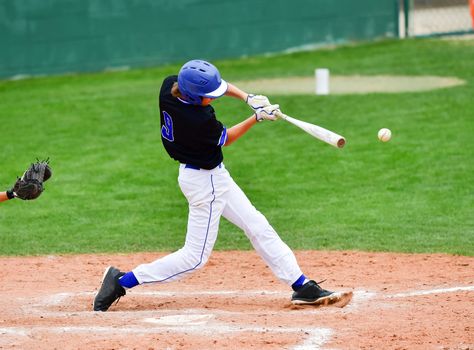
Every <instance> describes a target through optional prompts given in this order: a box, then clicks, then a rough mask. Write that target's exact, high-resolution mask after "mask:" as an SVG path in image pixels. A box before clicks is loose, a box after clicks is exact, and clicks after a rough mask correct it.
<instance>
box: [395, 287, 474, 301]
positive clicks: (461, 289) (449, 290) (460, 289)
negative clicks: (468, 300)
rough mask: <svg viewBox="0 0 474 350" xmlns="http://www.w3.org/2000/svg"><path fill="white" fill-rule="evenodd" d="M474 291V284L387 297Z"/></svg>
mask: <svg viewBox="0 0 474 350" xmlns="http://www.w3.org/2000/svg"><path fill="white" fill-rule="evenodd" d="M471 291H474V286H465V287H451V288H438V289H428V290H416V291H412V292H406V293H397V294H392V295H387V296H386V298H387V299H392V298H409V297H418V296H423V295H430V294H443V293H455V292H471Z"/></svg>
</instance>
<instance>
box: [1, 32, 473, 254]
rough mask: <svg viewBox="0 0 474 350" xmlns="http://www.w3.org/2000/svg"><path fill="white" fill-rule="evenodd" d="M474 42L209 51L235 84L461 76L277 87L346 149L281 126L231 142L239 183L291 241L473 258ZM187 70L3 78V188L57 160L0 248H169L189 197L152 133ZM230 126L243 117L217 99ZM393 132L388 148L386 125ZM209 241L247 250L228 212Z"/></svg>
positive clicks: (5, 223) (5, 216)
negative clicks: (225, 56) (372, 85)
mask: <svg viewBox="0 0 474 350" xmlns="http://www.w3.org/2000/svg"><path fill="white" fill-rule="evenodd" d="M473 57H474V45H473V42H472V41H459V42H449V41H443V40H438V39H426V40H406V41H383V42H376V43H365V44H361V45H351V46H344V47H340V48H337V49H331V50H318V51H314V52H300V53H295V54H291V55H280V56H272V57H252V58H248V59H242V60H232V61H231V60H226V61H220V62H215V63H216V64H217V65H218V67H220V69H221V72H222V75H223V76H224V77H225V78H227V79H228V80H230V81H233V80H242V79H254V78H258V77H277V76H294V75H312V74H313V72H314V68H315V67H328V68H330V69H331V74H366V75H372V74H394V75H396V74H400V75H402V74H403V75H407V74H410V75H440V76H456V77H459V78H462V79H464V80H466V81H467V84H466V85H464V86H460V87H456V88H451V89H440V90H433V91H429V92H423V93H400V94H368V95H345V96H341V95H339V96H336V95H333V96H323V97H321V96H319V97H317V96H309V95H308V96H305V95H302V96H277V95H274V96H270V97H271V100H272V101H275V102H277V103H279V104H280V105H281V107H282V109H283V110H284V111H285V112H286V113H288V114H290V115H293V116H295V117H298V118H300V119H303V120H306V121H309V122H313V123H316V124H319V125H322V126H325V127H327V128H329V129H332V130H334V131H337V132H339V133H340V134H342V135H344V136H345V137H346V139H347V141H348V144H347V146H346V148H344V149H343V150H337V149H335V148H332V147H330V146H328V145H326V144H324V143H322V142H319V141H317V140H315V139H313V138H311V137H310V136H308V135H307V134H305V133H303V132H301V131H300V130H298V129H297V128H295V127H293V126H291V125H289V124H287V123H284V122H276V123H269V122H267V123H262V124H259V125H257V126H255V127H254V128H253V129H252V130H251V131H250V132H249V133H248V134H247V135H245V136H244V137H243V138H242V139H240V140H239V141H238V142H237V143H235V144H234V145H232V146H230V147H227V148H225V149H224V155H225V163H226V166H227V168H229V170H230V172H231V174H232V175H233V177H234V179H235V180H236V181H237V183H239V185H240V186H241V187H242V189H243V190H244V191H245V192H246V193H247V195H248V196H249V198H250V199H251V200H252V202H253V203H254V204H255V206H256V207H257V208H259V209H260V211H262V212H263V213H264V214H265V215H266V217H267V218H268V219H269V221H270V222H271V223H272V224H273V226H274V227H275V228H276V229H277V231H278V232H279V233H280V235H281V236H282V238H283V239H284V240H285V241H286V242H287V243H288V244H289V245H290V247H292V248H294V249H336V250H341V249H344V250H346V249H351V250H366V251H400V252H446V253H452V254H462V255H474V210H473V209H474V190H473V184H474V175H473V174H474V141H473V135H474V119H473V108H474V97H473V96H474V60H473V59H472V58H473ZM178 69H179V65H176V66H166V67H158V68H153V69H143V70H132V71H128V72H115V73H101V74H84V75H70V76H61V77H47V78H37V79H30V80H23V81H4V82H0V121H1V125H2V149H3V151H2V166H1V172H0V186H1V187H3V189H7V188H9V187H10V186H11V185H12V183H13V182H14V179H15V176H17V175H21V172H22V171H23V170H24V169H25V168H26V166H28V164H29V162H30V161H32V160H33V159H35V158H36V157H39V158H43V157H47V156H49V157H50V158H51V165H52V168H53V171H54V174H53V177H52V179H51V180H50V181H48V183H47V184H46V191H45V193H44V194H43V196H41V197H40V198H39V199H38V200H36V201H32V202H23V201H20V200H15V201H10V202H5V203H1V204H0V222H1V224H0V254H2V255H16V254H18V255H23V254H49V253H85V252H132V251H156V250H165V251H168V250H175V249H178V248H179V247H180V246H181V245H182V243H183V242H184V234H185V230H186V222H187V202H186V200H185V198H184V196H183V195H182V194H181V192H180V190H179V187H178V186H177V181H176V177H177V170H178V169H177V164H176V163H175V162H174V161H172V160H171V159H169V157H168V156H167V154H166V153H165V151H164V149H163V147H162V145H161V141H160V137H159V119H158V118H159V113H158V109H157V95H158V89H159V87H160V84H161V81H162V79H163V78H164V77H165V76H167V75H168V74H172V73H176V72H177V71H178ZM215 108H216V110H217V114H218V116H219V119H220V120H221V121H222V122H224V124H226V125H227V126H232V125H234V124H236V123H237V122H239V121H241V120H242V119H243V118H244V117H247V116H248V115H250V110H249V109H248V107H247V106H246V105H245V104H244V103H241V102H239V101H236V100H233V99H230V98H223V99H220V100H218V101H216V102H215ZM382 127H388V128H390V129H391V130H392V132H393V139H392V141H390V142H389V143H386V144H383V143H381V142H379V141H378V140H377V138H376V135H377V131H378V130H379V129H380V128H382ZM216 249H251V246H250V244H249V243H248V241H247V239H246V238H245V236H244V234H243V233H242V232H240V231H239V230H238V229H237V228H235V227H234V226H232V225H231V224H229V223H228V222H226V221H225V220H222V221H221V230H220V233H219V238H218V241H217V244H216Z"/></svg>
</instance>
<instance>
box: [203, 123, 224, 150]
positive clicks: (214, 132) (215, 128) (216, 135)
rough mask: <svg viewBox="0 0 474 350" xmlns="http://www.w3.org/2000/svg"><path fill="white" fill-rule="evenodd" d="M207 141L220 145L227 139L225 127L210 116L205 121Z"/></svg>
mask: <svg viewBox="0 0 474 350" xmlns="http://www.w3.org/2000/svg"><path fill="white" fill-rule="evenodd" d="M206 130H208V133H207V140H206V141H207V143H208V144H209V145H213V146H218V147H222V146H224V144H225V143H226V141H227V128H226V127H225V126H224V125H223V124H222V123H221V122H220V121H218V120H217V119H215V118H212V119H209V121H208V122H207V126H206Z"/></svg>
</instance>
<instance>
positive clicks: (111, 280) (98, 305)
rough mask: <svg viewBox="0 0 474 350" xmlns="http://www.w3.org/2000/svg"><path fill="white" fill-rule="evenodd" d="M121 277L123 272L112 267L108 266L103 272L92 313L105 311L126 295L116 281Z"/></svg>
mask: <svg viewBox="0 0 474 350" xmlns="http://www.w3.org/2000/svg"><path fill="white" fill-rule="evenodd" d="M123 275H125V272H121V271H120V270H119V269H117V268H115V267H113V266H109V267H108V268H107V269H106V270H105V272H104V277H103V278H102V285H101V286H100V289H99V292H98V293H97V295H96V296H95V299H94V311H107V310H108V309H109V307H110V305H112V303H113V302H114V301H115V300H117V299H120V297H123V296H124V295H125V294H126V292H125V288H123V287H122V286H121V285H120V283H119V282H118V279H119V278H120V277H122V276H123Z"/></svg>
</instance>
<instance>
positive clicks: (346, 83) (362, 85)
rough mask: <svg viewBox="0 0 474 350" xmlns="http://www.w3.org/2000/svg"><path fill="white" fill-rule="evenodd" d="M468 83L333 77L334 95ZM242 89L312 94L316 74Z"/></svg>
mask: <svg viewBox="0 0 474 350" xmlns="http://www.w3.org/2000/svg"><path fill="white" fill-rule="evenodd" d="M464 84H466V82H465V81H464V80H462V79H459V78H456V77H437V76H390V75H374V76H361V75H346V76H338V75H336V76H332V75H331V77H330V79H329V90H330V94H331V95H341V94H369V93H398V92H421V91H429V90H434V89H446V88H452V87H455V86H459V85H464ZM235 85H237V86H238V87H240V88H241V89H244V90H248V91H254V92H255V93H259V94H281V95H293V94H311V95H314V94H315V91H316V80H315V77H287V78H273V79H259V80H246V81H236V82H235Z"/></svg>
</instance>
